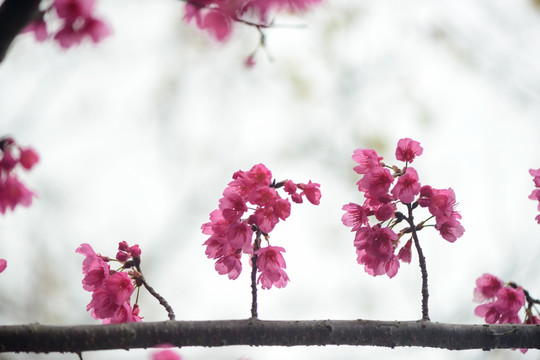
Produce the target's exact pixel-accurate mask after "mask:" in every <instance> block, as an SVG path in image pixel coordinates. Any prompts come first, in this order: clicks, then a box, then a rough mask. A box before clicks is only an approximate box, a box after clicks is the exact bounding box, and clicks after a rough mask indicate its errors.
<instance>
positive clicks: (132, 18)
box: [0, 0, 540, 360]
mask: <svg viewBox="0 0 540 360" xmlns="http://www.w3.org/2000/svg"><path fill="white" fill-rule="evenodd" d="M511 5H512V6H508V1H504V0H496V1H495V0H482V1H477V2H456V1H450V0H442V1H438V2H428V1H421V0H406V1H401V2H393V1H389V0H378V1H354V2H350V1H345V0H341V1H338V0H336V1H327V2H326V3H325V4H324V5H323V6H321V7H320V8H319V9H317V10H316V11H313V12H311V13H310V14H308V15H307V16H304V17H301V18H288V17H280V18H278V20H279V22H280V23H282V24H293V25H296V24H306V25H307V27H306V28H301V29H297V28H287V27H280V28H276V29H269V30H268V32H267V37H268V47H269V51H270V53H271V54H272V57H273V61H272V62H269V61H268V60H267V59H266V58H265V56H264V54H263V53H259V55H258V57H257V60H258V62H259V65H258V66H257V67H256V68H255V69H253V70H245V69H244V68H243V66H242V63H243V60H244V57H245V56H246V55H247V54H249V53H250V52H251V51H252V49H253V48H254V47H255V46H256V43H257V41H258V39H257V34H256V32H255V31H253V30H252V29H246V28H242V27H238V28H237V29H236V31H235V34H234V36H233V38H232V40H231V41H230V42H228V43H226V44H216V43H215V42H213V41H212V40H211V39H209V38H208V37H207V36H206V35H205V34H202V33H201V32H200V31H198V30H196V29H194V28H193V27H192V26H188V25H186V24H184V23H183V22H182V16H183V6H182V4H181V3H180V2H175V1H170V0H160V1H155V0H153V1H149V0H136V1H132V2H130V3H129V4H127V3H126V2H123V1H117V0H109V1H107V2H104V1H102V2H100V8H99V13H100V14H102V15H103V17H104V18H105V19H106V20H107V21H109V22H110V23H111V25H112V27H113V29H114V35H113V36H112V37H110V38H109V39H107V40H106V41H104V42H103V43H102V44H100V45H99V46H96V47H94V46H92V45H90V44H86V45H83V46H81V47H79V48H76V49H72V50H69V51H67V52H66V51H62V50H60V49H59V47H58V46H57V45H56V44H53V43H48V44H37V43H35V42H34V41H33V40H32V39H31V38H30V37H28V36H26V37H20V39H18V40H17V41H16V42H15V44H14V45H13V47H12V49H11V51H10V53H9V54H8V56H7V58H6V60H5V61H4V63H2V64H1V65H0V134H11V135H13V136H15V138H16V139H17V140H18V141H19V142H20V143H21V144H23V145H32V146H34V147H35V148H36V149H37V150H38V152H39V153H40V155H41V158H42V161H41V162H40V164H39V166H38V167H37V168H36V169H35V170H34V171H32V172H31V173H30V174H28V176H26V177H25V178H26V180H27V183H28V184H29V186H30V187H31V188H32V189H34V190H35V191H36V192H37V193H38V194H39V199H37V200H36V202H35V204H34V205H33V206H32V207H31V208H30V209H20V210H17V211H16V212H15V213H13V214H9V215H8V216H5V217H3V218H2V219H1V221H2V224H1V225H0V239H1V241H0V256H1V257H3V258H6V259H7V260H8V262H9V265H8V268H7V270H6V271H5V272H4V273H2V275H0V288H1V289H3V290H2V292H1V293H0V301H1V303H2V306H0V322H2V323H7V324H17V323H19V324H20V323H29V322H40V323H46V324H74V323H95V322H94V321H93V319H91V318H90V316H89V314H88V313H86V311H85V309H86V304H87V303H88V302H89V300H90V295H89V293H86V292H85V291H84V290H83V289H82V287H81V286H80V280H81V277H82V275H81V262H82V257H81V256H80V255H77V254H75V253H74V251H75V249H76V248H77V247H78V245H79V244H81V243H83V242H89V243H91V244H92V246H93V247H94V249H96V251H99V252H101V253H103V254H111V255H113V254H114V253H115V249H116V246H117V243H118V242H119V241H121V240H126V241H128V242H129V243H130V244H132V243H133V244H135V243H137V244H139V245H140V246H141V249H142V251H143V264H142V265H143V270H144V271H145V273H146V277H147V279H148V280H149V281H150V282H151V283H152V284H153V286H154V287H155V289H156V290H157V291H158V292H160V293H162V295H163V296H164V297H165V298H167V299H168V300H169V302H170V303H171V304H172V306H173V308H174V309H175V311H176V313H177V317H178V319H200V320H209V319H230V318H246V317H248V316H249V306H250V290H249V277H248V271H244V273H243V274H242V275H241V277H240V278H239V279H238V280H236V281H229V280H228V279H227V278H226V277H223V276H219V275H218V274H217V273H216V272H215V271H214V269H213V263H212V261H210V260H208V259H206V257H205V255H204V248H203V247H202V246H201V244H202V242H204V241H205V236H204V235H203V234H201V233H200V225H201V224H202V223H204V222H207V221H208V214H209V213H210V212H211V211H212V210H213V209H214V208H216V207H217V205H218V200H219V197H220V195H221V191H222V190H223V188H224V187H225V186H226V184H227V183H228V182H229V180H230V177H231V175H232V173H233V172H234V171H236V170H238V169H243V170H247V169H249V168H250V167H251V166H252V165H253V164H256V163H259V162H262V163H264V164H266V165H267V166H268V168H269V169H271V170H272V172H273V174H274V176H275V177H276V178H277V179H278V180H282V179H285V178H290V179H293V180H295V181H298V182H304V181H307V180H309V179H311V180H312V181H314V182H319V183H321V190H322V194H323V197H322V201H321V205H320V206H318V207H315V206H311V205H310V204H303V205H296V206H293V211H292V214H291V217H290V218H289V219H288V220H287V221H286V222H284V223H280V224H279V225H278V226H277V227H276V229H275V231H274V232H273V233H272V238H271V239H272V241H273V245H278V246H283V247H285V249H286V250H287V253H286V254H285V255H286V261H287V271H288V274H289V277H290V278H291V282H290V283H289V284H288V285H287V287H286V288H285V289H282V290H278V289H276V290H274V289H272V290H270V291H264V292H263V291H261V292H260V293H261V294H260V300H259V307H260V310H259V314H260V317H261V318H262V319H329V318H330V319H353V318H365V319H380V320H397V319H399V320H410V319H417V318H419V317H420V298H419V293H420V276H419V269H418V265H417V263H416V261H417V258H416V257H415V256H414V255H413V263H412V264H411V265H409V266H406V265H403V266H402V267H401V269H400V271H399V273H398V275H397V276H396V277H395V278H394V279H391V280H389V279H387V278H386V277H384V278H383V277H378V278H373V277H370V276H368V275H367V274H366V273H364V271H363V267H361V266H359V265H358V264H357V263H356V261H355V259H356V256H355V253H354V247H353V246H352V242H353V239H354V234H352V233H350V232H349V231H348V229H347V228H345V227H344V226H342V225H341V222H340V218H341V215H342V211H341V206H342V205H343V204H345V203H348V202H350V201H356V202H360V201H361V198H360V194H359V193H358V192H357V190H356V186H355V183H356V181H357V180H358V178H357V177H356V174H355V173H354V172H353V171H352V167H353V166H354V163H353V162H352V160H351V158H350V156H351V154H352V152H353V150H354V149H356V148H360V147H371V146H375V147H376V149H377V151H378V152H379V153H380V154H381V155H383V156H385V159H386V160H387V161H388V162H390V163H391V162H392V159H393V152H394V147H395V144H396V142H397V140H398V139H399V138H401V137H411V138H413V139H415V140H418V141H420V142H421V144H422V146H423V147H424V154H423V155H422V156H421V157H420V158H418V160H415V163H414V165H415V168H416V169H417V171H418V173H419V175H420V180H421V182H422V183H423V184H429V185H432V186H433V187H438V188H443V187H444V188H446V187H452V188H454V190H455V192H456V196H457V199H458V201H459V210H460V211H461V213H462V215H463V225H464V226H465V229H466V232H465V235H464V236H463V237H462V238H461V239H459V240H458V241H457V242H456V243H454V244H449V243H447V242H446V241H444V240H443V239H441V238H440V237H438V236H436V234H435V232H434V231H433V230H430V229H427V230H426V231H422V232H421V233H420V235H421V239H420V240H421V242H422V243H423V244H424V251H425V254H426V257H427V264H428V271H429V276H430V277H429V279H430V293H431V298H430V299H431V301H430V304H431V318H432V320H434V321H439V322H456V323H457V322H463V323H475V322H481V321H482V319H479V318H476V317H474V315H473V310H474V306H475V304H474V303H473V302H472V301H471V299H472V290H473V288H474V281H475V279H476V278H477V277H479V276H480V275H481V274H482V273H484V272H491V273H494V274H495V275H498V276H500V277H501V278H503V279H505V280H513V281H516V282H519V283H521V284H523V286H524V287H526V288H527V289H529V290H530V292H531V293H532V294H533V295H534V294H537V297H538V296H540V295H539V294H540V280H538V277H537V276H535V275H536V270H537V268H538V261H537V254H538V252H539V251H540V246H539V244H540V227H539V226H538V225H537V224H536V223H535V221H534V217H535V216H536V215H537V213H538V212H537V210H536V204H535V203H534V202H533V201H531V200H529V199H527V196H528V195H529V194H530V192H531V191H532V190H533V183H532V178H531V177H530V175H529V173H528V169H529V168H538V167H540V156H539V155H540V142H539V140H540V122H539V118H540V102H539V100H540V65H539V64H540V43H539V42H538V39H539V38H540V12H539V11H538V9H537V8H534V7H533V5H532V2H530V1H524V0H520V1H513V2H511ZM244 269H247V263H246V262H244ZM141 308H142V315H143V316H145V318H146V319H147V320H148V321H159V320H165V319H166V314H165V312H164V311H163V310H162V309H161V308H160V307H159V305H158V304H157V302H156V301H155V300H153V299H151V298H150V297H149V296H143V298H142V300H141ZM181 353H182V354H183V356H184V358H185V359H186V360H193V359H214V358H220V359H224V360H226V359H231V360H232V359H239V358H241V357H244V358H249V359H250V360H265V359H275V358H276V357H281V358H282V359H299V358H300V359H301V358H310V359H329V358H332V359H344V360H345V359H357V358H365V357H366V356H367V357H368V358H374V357H376V358H378V359H387V358H392V359H394V358H395V357H396V356H397V357H399V358H414V359H424V358H425V359H427V358H433V356H437V358H440V359H457V358H458V357H459V359H478V358H482V359H486V358H487V359H496V358H516V359H518V358H519V359H523V358H524V359H533V358H536V357H537V356H538V352H537V351H530V352H529V353H528V354H527V355H525V356H523V355H521V353H519V352H517V353H516V352H511V351H495V352H489V353H486V352H482V351H467V352H459V353H458V352H449V351H440V350H431V349H416V348H414V349H396V350H390V349H376V348H367V347H363V348H355V347H325V348H293V349H288V348H250V347H231V348H223V349H182V350H181ZM53 357H54V358H62V359H75V358H76V357H74V356H70V355H65V356H60V355H58V354H55V355H50V356H48V357H47V356H45V355H42V356H36V357H35V358H53ZM111 357H114V358H115V359H147V358H148V353H147V352H144V351H131V352H123V351H122V352H99V353H93V354H87V355H85V357H84V358H85V359H110V358H111ZM6 358H9V359H23V358H24V359H26V358H28V356H27V355H13V354H12V355H9V356H8V357H6Z"/></svg>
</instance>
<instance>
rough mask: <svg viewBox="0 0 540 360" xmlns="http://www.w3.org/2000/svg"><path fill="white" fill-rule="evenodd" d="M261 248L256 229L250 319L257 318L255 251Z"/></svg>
mask: <svg viewBox="0 0 540 360" xmlns="http://www.w3.org/2000/svg"><path fill="white" fill-rule="evenodd" d="M260 246H261V231H260V230H259V229H257V237H256V238H255V243H254V244H253V255H252V256H251V317H252V318H257V317H258V315H257V259H258V256H257V254H256V252H257V250H259V247H260Z"/></svg>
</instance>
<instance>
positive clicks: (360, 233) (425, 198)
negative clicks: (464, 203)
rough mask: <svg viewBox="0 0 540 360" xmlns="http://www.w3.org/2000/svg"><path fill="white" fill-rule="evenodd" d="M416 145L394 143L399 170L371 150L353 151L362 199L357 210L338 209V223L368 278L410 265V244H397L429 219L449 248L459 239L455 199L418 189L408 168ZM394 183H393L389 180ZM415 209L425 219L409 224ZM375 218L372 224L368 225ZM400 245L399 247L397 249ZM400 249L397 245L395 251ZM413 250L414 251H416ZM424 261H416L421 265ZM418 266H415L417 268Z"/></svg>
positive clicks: (414, 174)
mask: <svg viewBox="0 0 540 360" xmlns="http://www.w3.org/2000/svg"><path fill="white" fill-rule="evenodd" d="M422 152H423V148H422V147H421V146H420V143H419V142H417V141H415V140H412V139H409V138H403V139H400V140H399V141H398V143H397V148H396V159H397V160H399V161H404V162H405V167H404V168H399V167H398V166H388V165H386V164H385V163H384V162H383V157H381V156H379V155H378V154H377V152H376V151H375V150H372V149H357V150H354V152H353V155H352V159H353V160H354V161H355V162H356V163H357V164H358V165H357V166H355V167H354V168H353V170H354V171H355V172H356V173H358V174H360V175H362V177H361V178H360V180H358V182H357V185H358V190H359V191H360V192H361V193H362V194H363V196H364V202H363V203H362V204H356V203H353V202H351V203H349V204H346V205H344V206H343V210H344V211H345V214H343V216H342V218H341V221H342V222H343V224H344V225H345V226H348V227H351V228H352V229H351V231H354V232H356V236H355V239H354V246H355V248H356V253H357V262H358V263H359V264H360V265H364V270H365V271H366V272H367V273H368V274H370V275H373V276H378V275H384V274H386V275H387V276H388V277H390V278H391V277H394V276H395V275H396V274H397V272H398V270H399V267H400V261H402V262H405V263H410V262H411V259H412V244H413V241H412V238H409V239H406V240H404V241H403V242H402V241H401V238H402V237H404V236H406V235H408V234H411V233H413V237H414V236H416V235H415V234H416V232H418V231H420V230H422V229H423V228H424V227H426V226H427V225H426V222H427V221H428V220H430V219H431V218H433V217H434V218H435V224H434V225H431V226H434V227H435V229H436V230H438V232H439V234H440V235H441V236H442V238H443V239H445V240H447V241H449V242H454V241H456V240H457V239H458V238H459V237H461V236H462V235H463V234H464V231H465V229H464V228H463V226H462V225H461V223H460V221H459V220H460V219H461V215H460V214H459V213H458V212H457V211H456V209H455V208H456V197H455V194H454V191H453V190H452V189H451V188H449V189H442V190H439V189H434V188H432V187H431V186H429V185H424V186H422V185H421V184H420V180H419V175H418V172H417V171H416V169H414V168H412V167H410V166H408V165H409V163H412V162H413V161H414V160H415V159H416V157H418V156H420V155H421V154H422ZM396 178H397V182H396V181H395V179H396ZM400 204H401V206H405V207H406V210H407V212H406V214H407V215H405V214H404V213H402V212H400V211H398V205H400ZM418 205H420V207H424V208H428V211H429V212H430V213H431V215H432V216H431V217H428V218H426V220H424V221H421V222H419V223H416V224H415V223H413V217H412V215H411V214H412V211H413V210H414V209H416V208H417V207H418ZM373 217H374V218H375V219H374V221H375V220H376V221H377V223H375V224H374V225H373V223H371V224H370V219H373ZM400 223H406V225H408V226H406V227H404V228H402V229H401V230H396V225H398V224H400ZM403 243H404V244H405V245H402V244H403ZM400 245H402V246H401V247H400ZM418 246H419V245H417V247H418ZM422 262H424V263H425V260H423V259H421V263H422ZM422 266H423V265H422V264H421V267H422Z"/></svg>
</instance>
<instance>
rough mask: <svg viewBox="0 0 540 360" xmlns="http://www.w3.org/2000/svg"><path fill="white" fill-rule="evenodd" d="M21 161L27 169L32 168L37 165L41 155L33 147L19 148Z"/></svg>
mask: <svg viewBox="0 0 540 360" xmlns="http://www.w3.org/2000/svg"><path fill="white" fill-rule="evenodd" d="M19 152H20V155H19V163H20V164H21V166H22V167H23V168H25V169H26V170H30V169H32V168H33V167H34V165H36V164H37V163H38V161H39V155H38V154H37V152H36V151H35V150H34V149H32V148H24V149H22V148H21V149H20V150H19Z"/></svg>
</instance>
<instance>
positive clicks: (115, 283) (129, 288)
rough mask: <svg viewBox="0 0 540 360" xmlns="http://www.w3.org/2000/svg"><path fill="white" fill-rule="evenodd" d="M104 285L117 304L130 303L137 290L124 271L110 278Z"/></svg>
mask: <svg viewBox="0 0 540 360" xmlns="http://www.w3.org/2000/svg"><path fill="white" fill-rule="evenodd" d="M103 285H104V287H105V288H106V290H107V291H108V292H109V293H110V294H111V296H112V298H113V301H114V302H115V303H116V304H122V303H124V302H126V301H128V300H129V298H130V297H131V294H133V290H135V287H134V286H133V283H132V282H131V279H130V277H129V275H128V274H127V273H125V272H123V271H118V272H115V273H114V274H112V275H111V276H109V277H108V278H107V280H105V283H104V284H103Z"/></svg>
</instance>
